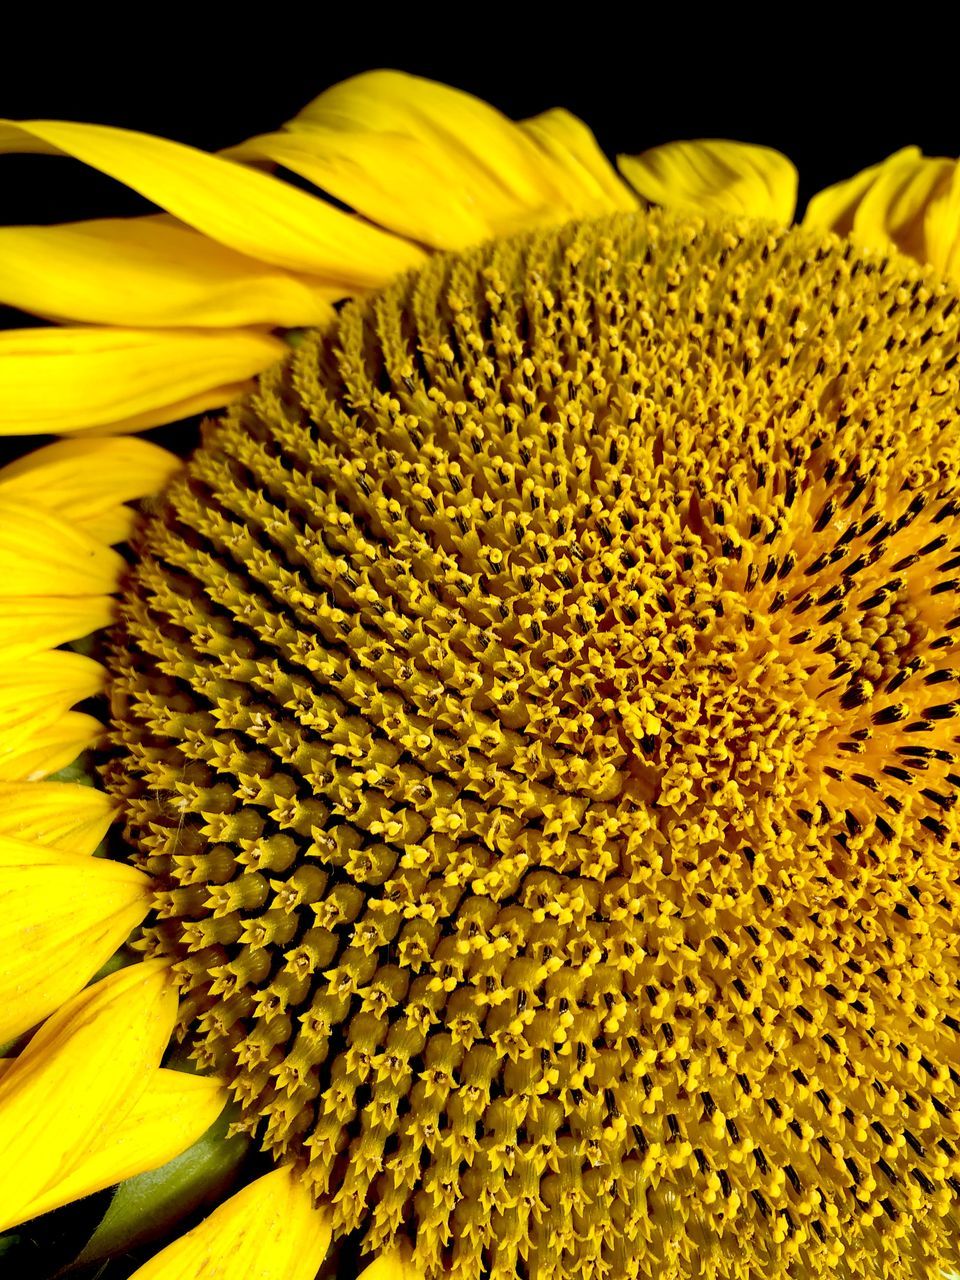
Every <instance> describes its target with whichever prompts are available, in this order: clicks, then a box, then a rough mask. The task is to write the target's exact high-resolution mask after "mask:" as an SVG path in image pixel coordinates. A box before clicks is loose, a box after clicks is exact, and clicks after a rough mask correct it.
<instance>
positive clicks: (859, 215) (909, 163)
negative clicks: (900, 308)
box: [850, 156, 953, 263]
mask: <svg viewBox="0 0 960 1280" xmlns="http://www.w3.org/2000/svg"><path fill="white" fill-rule="evenodd" d="M952 173H953V161H952V160H932V159H930V158H929V157H927V156H917V157H915V158H909V159H907V158H905V159H903V160H900V161H899V162H897V163H895V164H889V163H887V164H883V165H881V166H880V172H879V173H878V174H877V176H876V178H875V180H874V182H873V183H872V184H871V186H870V189H869V190H868V191H867V192H866V193H865V194H864V197H863V199H862V200H861V201H860V204H859V205H858V206H857V210H856V212H855V213H854V215H853V227H852V229H851V232H850V234H851V236H852V237H853V238H854V239H856V240H858V241H859V242H860V243H861V244H866V245H869V246H870V247H871V248H874V249H883V250H886V249H889V248H891V247H895V248H897V249H899V251H900V252H901V253H905V254H907V255H908V256H909V257H911V258H914V259H915V260H916V261H917V262H921V263H926V262H928V261H929V255H928V253H927V245H926V239H925V235H924V229H925V228H924V222H925V215H926V211H927V208H928V207H929V205H930V202H931V201H933V200H935V199H937V197H938V196H940V195H942V194H943V192H944V191H945V190H946V189H947V188H948V187H949V185H950V178H951V176H952Z"/></svg>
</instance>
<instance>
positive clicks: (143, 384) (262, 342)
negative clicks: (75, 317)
mask: <svg viewBox="0 0 960 1280" xmlns="http://www.w3.org/2000/svg"><path fill="white" fill-rule="evenodd" d="M286 350H287V348H286V346H285V344H284V343H283V342H281V341H280V339H279V338H275V337H273V335H271V334H269V333H265V332H262V331H261V330H257V329H224V330H220V331H217V330H206V329H96V328H90V329H67V328H64V329H52V328H51V329H8V330H7V331H6V332H3V333H0V435H25V434H31V435H32V434H40V433H43V432H48V431H49V432H55V433H61V432H68V431H83V430H88V429H90V428H98V429H100V430H101V431H102V430H106V429H116V428H118V427H120V426H126V427H127V428H128V429H129V428H133V429H141V428H143V427H148V426H157V425H158V424H160V423H163V422H173V421H175V420H176V419H177V418H178V417H183V416H185V414H184V409H185V408H187V406H190V407H189V408H187V411H188V412H198V411H199V408H196V407H194V406H196V405H199V406H200V408H213V407H214V406H216V405H221V404H225V403H226V400H227V399H228V398H229V394H228V393H229V392H230V391H231V388H233V387H234V386H235V385H236V384H237V383H238V382H241V381H243V380H245V379H247V378H252V377H253V376H254V375H255V374H257V373H259V372H260V371H261V370H263V369H265V368H266V367H267V366H268V365H271V364H273V363H274V361H275V360H279V359H280V358H281V357H282V356H283V355H284V354H285V353H286Z"/></svg>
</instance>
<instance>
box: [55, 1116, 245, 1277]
mask: <svg viewBox="0 0 960 1280" xmlns="http://www.w3.org/2000/svg"><path fill="white" fill-rule="evenodd" d="M236 1118H237V1109H236V1108H235V1107H233V1106H230V1107H226V1108H225V1109H224V1110H223V1112H221V1114H220V1115H219V1116H218V1117H217V1119H216V1120H215V1121H214V1123H213V1124H212V1125H211V1126H210V1128H209V1129H208V1130H207V1132H206V1133H205V1134H204V1135H203V1137H202V1138H200V1139H199V1140H198V1141H197V1142H195V1143H194V1144H193V1146H192V1147H188V1148H187V1150H186V1151H184V1152H183V1153H182V1154H181V1155H179V1156H175V1157H174V1159H173V1160H170V1161H168V1163H167V1164H164V1165H161V1166H160V1168H159V1169H151V1170H150V1171H149V1172H147V1173H141V1174H138V1175H137V1176H136V1177H135V1178H128V1179H127V1180H126V1182H121V1183H120V1185H119V1186H118V1187H117V1189H116V1191H115V1193H114V1196H113V1199H112V1200H111V1202H110V1206H109V1208H108V1209H107V1211H106V1213H105V1214H104V1215H103V1217H102V1218H101V1220H100V1225H99V1226H98V1227H97V1229H96V1230H95V1231H94V1233H93V1235H92V1236H91V1237H90V1239H89V1240H88V1241H87V1243H86V1245H85V1247H84V1249H83V1251H82V1252H81V1253H80V1254H78V1256H77V1258H76V1260H75V1262H74V1264H73V1265H74V1266H83V1265H85V1264H87V1263H91V1262H99V1261H100V1260H102V1259H104V1258H108V1257H110V1256H111V1255H113V1254H116V1253H125V1252H126V1251H127V1250H129V1249H132V1248H135V1247H137V1246H139V1245H142V1244H146V1243H148V1242H149V1241H151V1240H156V1239H158V1238H159V1237H161V1236H163V1235H165V1234H167V1233H168V1232H169V1231H171V1229H172V1228H173V1227H175V1226H176V1224H177V1223H178V1222H179V1221H180V1220H181V1219H182V1218H185V1217H186V1216H187V1215H188V1214H191V1213H194V1212H196V1210H198V1209H202V1208H204V1207H206V1206H208V1205H209V1206H211V1207H212V1206H213V1205H215V1204H217V1203H218V1202H219V1201H220V1200H222V1199H223V1198H224V1196H225V1195H226V1194H227V1193H228V1192H229V1191H230V1189H231V1187H232V1186H233V1185H234V1183H235V1182H236V1181H237V1179H238V1177H239V1175H240V1171H241V1167H242V1165H243V1163H244V1160H245V1159H246V1156H247V1154H248V1152H249V1149H250V1139H249V1138H248V1137H246V1136H245V1135H237V1134H234V1135H233V1136H232V1137H227V1130H228V1129H229V1127H230V1125H231V1124H232V1123H233V1121H234V1120H236Z"/></svg>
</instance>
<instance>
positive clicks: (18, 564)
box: [0, 497, 123, 601]
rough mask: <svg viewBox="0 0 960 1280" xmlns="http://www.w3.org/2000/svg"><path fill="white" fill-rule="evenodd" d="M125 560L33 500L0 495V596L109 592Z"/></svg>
mask: <svg viewBox="0 0 960 1280" xmlns="http://www.w3.org/2000/svg"><path fill="white" fill-rule="evenodd" d="M122 573H123V560H122V558H121V557H120V556H119V555H118V554H117V553H116V552H115V551H111V550H110V548H109V547H107V546H104V544H103V543H102V542H101V541H100V539H99V538H94V537H91V536H90V534H88V533H85V532H84V531H83V530H82V529H77V528H76V527H75V526H74V525H73V524H71V523H70V521H68V520H64V519H62V518H61V517H60V516H57V515H54V514H53V513H52V512H49V511H44V510H43V509H42V508H41V507H38V506H37V505H36V503H27V502H13V501H10V500H9V499H4V498H2V497H0V600H4V601H5V600H8V599H11V598H13V599H19V598H22V597H24V596H103V595H109V594H110V593H111V592H112V591H114V590H115V589H116V585H117V583H118V582H119V580H120V575H121V574H122Z"/></svg>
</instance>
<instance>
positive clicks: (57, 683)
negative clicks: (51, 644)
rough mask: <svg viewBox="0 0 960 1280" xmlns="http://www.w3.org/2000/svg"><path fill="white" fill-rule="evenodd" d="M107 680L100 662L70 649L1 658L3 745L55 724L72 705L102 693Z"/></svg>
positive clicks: (0, 743)
mask: <svg viewBox="0 0 960 1280" xmlns="http://www.w3.org/2000/svg"><path fill="white" fill-rule="evenodd" d="M105 682H106V672H105V671H104V669H103V667H102V666H101V665H100V663H99V662H94V661H93V659H92V658H87V657H84V655H83V654H81V653H71V652H69V650H66V649H54V650H52V651H51V652H50V653H35V654H33V656H32V657H29V658H20V659H17V660H10V659H7V660H6V661H0V747H4V746H8V745H11V744H12V743H13V742H15V741H18V740H19V738H20V737H21V735H22V734H23V733H29V732H30V731H31V730H32V729H35V728H43V727H45V726H46V725H48V724H53V723H55V722H56V721H57V720H58V719H59V718H60V716H61V715H62V714H63V713H64V711H66V710H67V709H68V708H69V707H72V706H75V705H76V703H78V702H82V701H83V699H84V698H90V697H92V696H93V695H94V694H95V693H99V692H100V691H101V690H102V689H103V687H104V684H105Z"/></svg>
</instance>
